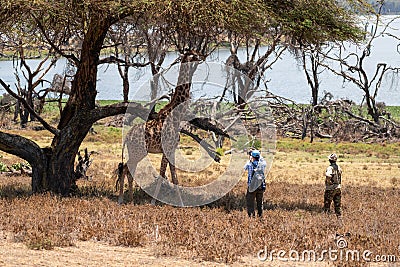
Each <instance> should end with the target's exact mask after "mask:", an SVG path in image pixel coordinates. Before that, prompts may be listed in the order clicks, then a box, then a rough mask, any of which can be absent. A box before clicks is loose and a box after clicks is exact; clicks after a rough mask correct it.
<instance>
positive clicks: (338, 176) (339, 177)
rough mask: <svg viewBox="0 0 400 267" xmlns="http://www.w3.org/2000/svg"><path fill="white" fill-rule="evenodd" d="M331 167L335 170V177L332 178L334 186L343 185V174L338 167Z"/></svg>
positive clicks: (333, 165)
mask: <svg viewBox="0 0 400 267" xmlns="http://www.w3.org/2000/svg"><path fill="white" fill-rule="evenodd" d="M331 166H332V168H333V175H332V178H331V182H332V184H334V185H338V184H341V183H342V175H341V173H340V171H339V167H338V165H336V164H332V165H331Z"/></svg>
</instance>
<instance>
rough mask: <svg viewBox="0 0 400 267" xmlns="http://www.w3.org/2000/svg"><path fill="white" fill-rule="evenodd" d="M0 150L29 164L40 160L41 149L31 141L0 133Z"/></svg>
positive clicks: (18, 136)
mask: <svg viewBox="0 0 400 267" xmlns="http://www.w3.org/2000/svg"><path fill="white" fill-rule="evenodd" d="M0 150H2V151H4V152H6V153H10V154H12V155H15V156H18V157H20V158H22V159H24V160H26V161H28V162H29V163H33V162H35V161H36V160H39V159H40V158H41V154H42V153H41V148H40V147H39V146H38V145H37V144H36V143H35V142H33V141H32V140H29V139H28V138H25V137H22V136H20V135H16V134H9V133H4V132H2V131H0Z"/></svg>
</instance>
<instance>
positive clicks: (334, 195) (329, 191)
mask: <svg viewBox="0 0 400 267" xmlns="http://www.w3.org/2000/svg"><path fill="white" fill-rule="evenodd" d="M328 159H329V163H330V165H329V166H328V168H327V169H326V173H325V177H326V179H325V194H324V211H325V212H327V213H328V212H330V208H331V203H332V201H333V203H334V206H335V214H336V216H337V217H338V218H339V219H340V218H341V216H342V209H341V205H342V203H341V201H342V190H341V183H342V169H341V168H340V167H339V165H337V163H336V162H337V159H338V157H337V155H336V154H335V153H332V154H330V155H329V156H328Z"/></svg>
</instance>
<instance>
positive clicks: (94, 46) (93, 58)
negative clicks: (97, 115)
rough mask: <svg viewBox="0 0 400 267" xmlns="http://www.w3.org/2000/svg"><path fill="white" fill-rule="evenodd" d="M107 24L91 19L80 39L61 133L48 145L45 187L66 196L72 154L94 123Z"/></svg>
mask: <svg viewBox="0 0 400 267" xmlns="http://www.w3.org/2000/svg"><path fill="white" fill-rule="evenodd" d="M110 23H111V22H110V20H109V19H107V18H99V20H93V21H92V23H91V24H90V26H89V28H88V31H87V33H86V36H85V39H84V41H83V44H82V50H81V60H80V61H79V63H78V66H77V72H76V75H75V77H74V81H73V82H72V86H71V95H70V97H69V99H68V102H67V104H66V107H65V108H64V110H63V112H62V114H61V119H60V123H59V125H58V129H59V130H60V132H59V135H57V136H55V137H54V139H53V142H52V144H51V153H50V155H49V159H48V160H49V164H48V165H47V168H46V170H45V173H46V177H47V181H46V183H45V186H46V185H47V187H48V188H44V189H48V190H50V191H52V192H55V193H59V194H62V195H67V194H69V193H70V191H71V188H74V187H75V174H74V163H75V156H76V154H77V152H78V150H79V147H80V145H81V143H82V141H83V139H84V138H85V136H86V135H87V133H88V132H89V130H90V128H91V126H92V124H93V122H94V120H93V118H92V117H91V111H93V110H95V108H96V106H95V100H96V95H97V91H96V79H97V65H98V61H99V55H100V50H101V48H102V44H103V41H104V38H105V35H106V33H107V29H108V27H109V25H110ZM39 190H40V189H39Z"/></svg>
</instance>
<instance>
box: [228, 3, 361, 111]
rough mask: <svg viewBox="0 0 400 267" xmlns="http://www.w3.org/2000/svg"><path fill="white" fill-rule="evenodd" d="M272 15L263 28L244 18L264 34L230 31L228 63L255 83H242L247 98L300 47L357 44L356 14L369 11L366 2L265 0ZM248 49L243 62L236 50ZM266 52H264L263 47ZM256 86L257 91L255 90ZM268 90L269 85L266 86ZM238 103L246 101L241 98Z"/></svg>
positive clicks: (267, 9)
mask: <svg viewBox="0 0 400 267" xmlns="http://www.w3.org/2000/svg"><path fill="white" fill-rule="evenodd" d="M262 7H263V10H264V12H268V13H269V14H270V16H269V17H268V19H267V20H266V21H265V22H264V24H263V27H260V26H259V25H257V24H256V22H257V21H253V18H254V16H256V15H253V16H251V17H244V18H242V20H246V19H247V21H248V25H250V28H251V27H252V26H253V27H257V28H260V29H261V30H262V31H260V32H258V33H259V34H258V35H257V36H254V35H250V34H248V32H247V31H246V29H240V30H241V31H240V32H237V31H235V30H233V31H230V32H229V37H230V39H229V41H230V44H231V56H230V57H229V59H228V60H227V64H228V65H231V66H233V67H234V68H236V69H237V70H239V71H240V72H242V73H244V74H246V75H247V77H249V80H251V81H252V82H253V83H252V84H245V83H243V82H241V81H240V80H239V83H238V88H239V91H241V95H247V94H248V93H251V92H252V91H255V89H257V88H259V86H260V85H261V82H262V81H263V80H265V73H266V71H267V70H268V69H270V68H271V67H272V65H273V64H274V63H275V62H276V61H277V60H278V59H279V57H280V56H281V55H282V53H283V52H284V51H285V50H286V49H287V48H289V49H290V51H292V52H294V53H295V54H297V53H298V52H299V51H300V50H301V48H305V47H315V46H321V44H323V43H328V42H341V41H344V40H347V41H349V40H350V41H357V40H360V38H361V36H362V34H361V33H362V30H361V29H360V28H359V27H358V25H357V22H358V20H357V17H356V16H355V11H360V10H363V11H365V10H367V7H368V5H367V4H366V2H365V1H357V0H356V1H354V0H348V1H341V4H339V3H338V1H332V0H325V1H312V0H311V1H310V0H293V1H265V5H263V6H262ZM240 46H244V47H246V51H245V52H246V59H245V60H244V62H243V63H242V62H240V61H239V58H238V57H237V49H238V47H240ZM262 46H264V47H265V46H266V47H267V49H266V50H265V51H264V52H261V50H260V48H261V47H262ZM252 86H254V88H252ZM266 87H267V86H266ZM237 102H238V104H242V102H243V100H240V99H238V101H237Z"/></svg>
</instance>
